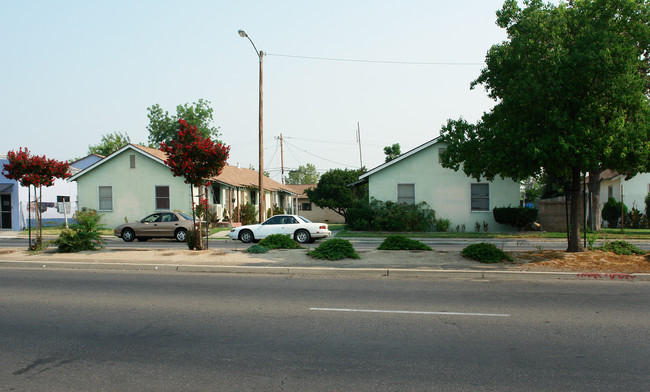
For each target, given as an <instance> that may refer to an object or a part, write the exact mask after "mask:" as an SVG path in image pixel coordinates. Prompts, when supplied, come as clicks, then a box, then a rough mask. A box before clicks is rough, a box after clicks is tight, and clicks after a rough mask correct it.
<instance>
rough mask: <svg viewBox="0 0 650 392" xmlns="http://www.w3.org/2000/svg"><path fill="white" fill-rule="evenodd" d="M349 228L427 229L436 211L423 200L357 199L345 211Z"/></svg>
mask: <svg viewBox="0 0 650 392" xmlns="http://www.w3.org/2000/svg"><path fill="white" fill-rule="evenodd" d="M345 219H346V223H347V225H348V228H349V229H350V230H370V231H429V230H431V229H432V228H433V226H434V224H435V221H436V212H435V211H434V210H432V209H430V208H429V207H428V205H427V204H426V203H425V202H422V203H418V204H406V203H395V202H392V201H387V202H383V201H381V200H376V199H372V201H371V202H370V203H368V202H367V201H357V202H355V203H354V205H353V206H351V207H349V208H348V209H347V211H346V216H345Z"/></svg>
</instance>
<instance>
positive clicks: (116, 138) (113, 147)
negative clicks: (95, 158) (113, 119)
mask: <svg viewBox="0 0 650 392" xmlns="http://www.w3.org/2000/svg"><path fill="white" fill-rule="evenodd" d="M129 143H131V138H130V137H129V135H127V134H126V133H122V132H113V133H108V134H106V135H102V139H101V140H100V142H99V143H97V144H94V145H89V146H88V155H90V154H97V155H102V156H108V155H111V154H112V153H114V152H115V151H117V150H119V149H120V148H122V147H124V146H126V145H127V144H129Z"/></svg>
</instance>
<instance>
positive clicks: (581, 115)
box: [441, 0, 650, 251]
mask: <svg viewBox="0 0 650 392" xmlns="http://www.w3.org/2000/svg"><path fill="white" fill-rule="evenodd" d="M524 4H525V6H526V7H525V8H524V9H521V8H519V6H518V4H517V1H516V0H507V1H506V2H505V3H504V5H503V7H502V9H501V10H499V11H497V24H498V25H499V26H500V27H502V28H504V29H506V31H507V35H508V39H507V40H506V41H504V42H502V43H500V44H497V45H494V46H492V48H491V49H490V50H489V52H488V54H487V56H486V59H485V61H486V67H485V68H484V69H483V70H482V71H481V73H480V75H479V77H478V78H477V79H476V80H475V81H474V82H472V84H471V87H472V88H474V87H475V86H477V85H483V86H484V87H485V89H486V91H487V92H488V95H489V96H490V97H491V98H492V99H494V100H495V101H496V102H497V103H496V105H495V106H494V107H493V109H492V110H491V111H489V112H487V113H484V115H483V116H482V118H481V119H480V121H478V122H477V123H476V124H470V123H468V122H467V121H465V120H464V119H462V118H461V119H458V120H448V122H447V124H446V125H445V126H444V127H443V128H442V131H441V135H442V138H441V140H442V141H444V142H446V143H447V148H446V150H445V153H443V155H442V160H443V166H445V167H449V168H453V169H455V170H458V169H459V168H460V167H461V166H462V169H463V171H464V172H465V173H466V174H467V175H470V176H472V177H475V178H477V179H478V178H480V177H485V178H486V179H488V180H490V179H493V178H494V177H495V176H497V175H500V176H502V177H510V178H513V179H515V180H523V179H525V178H527V177H529V176H535V175H540V174H542V173H545V174H547V175H549V176H551V177H553V178H562V179H567V180H568V181H569V182H570V184H571V185H570V194H571V214H570V227H571V233H570V236H569V246H568V250H569V251H579V250H582V247H581V245H580V237H579V235H580V220H581V219H580V216H579V210H580V206H581V199H582V198H581V197H580V185H581V173H585V172H588V171H590V170H593V169H595V168H598V167H605V168H609V169H612V170H615V171H619V172H622V173H627V174H630V175H633V174H635V173H637V172H639V171H646V170H648V167H647V166H648V162H649V161H648V158H649V157H650V138H649V131H650V128H649V126H650V103H649V99H648V93H649V91H650V77H649V76H648V75H649V72H650V25H649V24H648V20H650V5H649V3H648V1H647V0H601V1H589V0H572V1H570V2H569V3H568V4H567V3H560V4H559V5H558V6H555V5H553V4H544V3H543V2H542V1H541V0H527V1H525V2H524Z"/></svg>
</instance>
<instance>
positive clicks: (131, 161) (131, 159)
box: [129, 154, 135, 169]
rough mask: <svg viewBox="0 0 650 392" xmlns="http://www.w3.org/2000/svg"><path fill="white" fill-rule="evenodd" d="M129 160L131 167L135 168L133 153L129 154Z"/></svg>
mask: <svg viewBox="0 0 650 392" xmlns="http://www.w3.org/2000/svg"><path fill="white" fill-rule="evenodd" d="M129 160H130V163H131V169H135V154H132V155H129Z"/></svg>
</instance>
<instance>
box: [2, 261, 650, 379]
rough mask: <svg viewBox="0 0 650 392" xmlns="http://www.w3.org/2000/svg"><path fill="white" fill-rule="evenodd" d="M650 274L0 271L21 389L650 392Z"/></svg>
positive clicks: (5, 340)
mask: <svg viewBox="0 0 650 392" xmlns="http://www.w3.org/2000/svg"><path fill="white" fill-rule="evenodd" d="M649 302H650V284H647V283H641V282H634V283H630V282H614V281H605V282H599V281H587V282H583V281H571V282H565V281H558V282H545V283H538V282H498V283H497V282H490V281H484V280H483V281H480V282H475V281H449V280H444V281H431V280H426V281H425V280H417V279H410V280H409V279H401V280H400V279H395V278H376V279H325V278H298V277H277V276H256V275H246V276H241V275H215V274H203V275H192V274H178V273H175V274H161V273H145V272H137V273H133V272H131V273H122V272H97V271H47V270H13V269H1V270H0V312H1V314H2V317H1V318H0V347H2V350H0V385H2V389H3V390H16V391H23V390H24V391H33V390H47V391H70V390H75V391H103V390H106V391H133V390H139V391H178V390H193V391H198V390H209V391H219V390H222V391H239V390H242V391H243V390H255V391H258V390H259V391H299V390H301V391H336V390H340V391H353V390H354V391H423V390H436V391H569V390H570V391H613V390H616V391H646V390H647V389H648V385H650V361H648V359H649V353H650V339H649V338H648V331H650V315H649V313H648V311H647V304H648V303H649Z"/></svg>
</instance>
